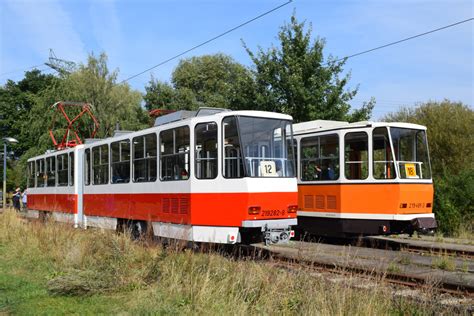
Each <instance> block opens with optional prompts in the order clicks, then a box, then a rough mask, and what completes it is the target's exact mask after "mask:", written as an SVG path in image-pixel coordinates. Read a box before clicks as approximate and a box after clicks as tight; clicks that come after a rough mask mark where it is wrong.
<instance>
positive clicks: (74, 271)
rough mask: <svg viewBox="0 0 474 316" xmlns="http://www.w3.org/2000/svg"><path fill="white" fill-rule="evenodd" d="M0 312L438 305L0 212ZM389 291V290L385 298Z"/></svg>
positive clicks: (312, 310)
mask: <svg viewBox="0 0 474 316" xmlns="http://www.w3.org/2000/svg"><path fill="white" fill-rule="evenodd" d="M0 254H1V256H0V314H3V313H6V314H10V313H11V314H22V315H23V314H24V315H32V314H35V315H36V314H47V315H55V314H178V313H179V314H205V315H216V314H232V315H247V314H271V313H279V314H285V315H288V314H311V315H315V314H318V315H348V314H350V315H393V314H398V315H403V314H406V313H407V312H408V313H410V314H411V313H415V314H420V315H423V314H433V313H436V309H435V307H434V306H432V305H430V303H416V304H415V303H413V302H410V301H406V302H405V301H403V300H402V301H400V300H399V299H397V300H391V299H390V298H389V297H390V295H391V294H390V292H387V288H386V287H383V286H378V287H374V288H370V289H364V290H361V289H355V288H354V287H352V286H350V285H348V283H344V282H341V283H331V282H326V281H325V280H324V279H323V278H318V277H314V276H312V275H311V274H310V273H309V272H305V271H304V270H301V271H294V270H286V269H280V268H278V269H276V268H274V267H273V265H272V264H271V262H270V263H269V262H267V261H255V260H236V259H232V258H229V257H225V256H222V255H220V254H218V253H196V252H193V251H189V250H188V251H178V250H175V249H170V248H167V249H164V248H162V247H160V246H156V245H147V244H146V242H144V243H138V242H132V241H131V240H130V238H128V237H127V236H124V235H117V234H115V233H113V232H107V231H100V230H88V231H83V230H80V229H72V228H70V227H67V226H65V225H61V224H58V223H51V222H49V223H46V224H39V223H27V222H25V221H23V220H21V219H20V218H18V217H17V215H16V214H15V213H14V212H11V211H9V212H6V213H4V214H0ZM387 298H389V299H387Z"/></svg>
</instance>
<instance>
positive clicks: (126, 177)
mask: <svg viewBox="0 0 474 316" xmlns="http://www.w3.org/2000/svg"><path fill="white" fill-rule="evenodd" d="M110 150H111V152H112V161H111V164H110V169H111V172H112V183H128V182H130V140H129V139H124V140H120V141H118V142H113V143H112V144H110Z"/></svg>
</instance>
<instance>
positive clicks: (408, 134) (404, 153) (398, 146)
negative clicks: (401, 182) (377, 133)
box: [390, 127, 431, 179]
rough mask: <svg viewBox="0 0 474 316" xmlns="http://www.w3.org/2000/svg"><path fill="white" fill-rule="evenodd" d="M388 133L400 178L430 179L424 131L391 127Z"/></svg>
mask: <svg viewBox="0 0 474 316" xmlns="http://www.w3.org/2000/svg"><path fill="white" fill-rule="evenodd" d="M390 134H391V137H392V143H393V149H394V152H395V159H396V163H397V166H398V170H399V174H400V178H401V179H431V167H430V160H429V155H428V143H427V140H426V132H425V131H424V130H416V129H408V128H397V127H391V128H390Z"/></svg>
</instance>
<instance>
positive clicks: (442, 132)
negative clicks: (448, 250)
mask: <svg viewBox="0 0 474 316" xmlns="http://www.w3.org/2000/svg"><path fill="white" fill-rule="evenodd" d="M383 120H384V121H388V122H408V123H415V124H420V125H424V126H426V127H427V129H428V130H427V135H428V143H429V149H430V156H431V169H432V171H433V181H434V187H435V199H434V206H433V209H434V211H435V213H436V218H437V220H438V224H439V225H440V228H441V230H442V231H443V232H445V233H448V234H451V235H453V234H454V235H455V234H457V233H458V232H460V231H463V230H468V231H471V232H472V228H473V227H474V224H473V222H474V137H473V135H474V111H473V110H472V108H470V107H469V106H467V105H465V104H462V103H461V102H451V101H449V100H444V101H442V102H434V101H429V102H426V103H423V104H420V105H418V106H417V107H416V108H408V107H403V108H401V109H400V110H399V111H397V112H395V113H390V114H388V115H386V116H385V117H384V118H383Z"/></svg>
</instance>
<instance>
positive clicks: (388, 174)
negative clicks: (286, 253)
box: [293, 120, 437, 237]
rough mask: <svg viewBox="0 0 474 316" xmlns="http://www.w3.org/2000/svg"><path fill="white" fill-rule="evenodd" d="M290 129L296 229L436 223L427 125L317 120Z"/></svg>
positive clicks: (371, 230) (409, 229)
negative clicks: (294, 149) (295, 172)
mask: <svg viewBox="0 0 474 316" xmlns="http://www.w3.org/2000/svg"><path fill="white" fill-rule="evenodd" d="M293 130H294V135H295V141H296V147H297V160H298V166H297V170H298V192H299V199H298V202H299V203H298V205H299V210H298V228H299V229H301V230H302V231H304V232H307V233H312V234H317V235H320V236H331V237H351V236H359V235H378V234H396V233H410V234H411V233H413V232H414V231H416V230H417V231H422V232H431V231H433V230H434V229H435V228H436V226H437V224H436V220H435V218H434V214H433V212H432V206H433V182H432V179H431V168H430V161H429V153H428V144H427V139H426V127H424V126H421V125H416V124H408V123H383V122H357V123H347V122H338V121H325V120H316V121H311V122H304V123H299V124H294V125H293Z"/></svg>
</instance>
